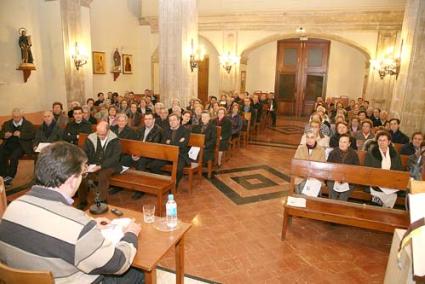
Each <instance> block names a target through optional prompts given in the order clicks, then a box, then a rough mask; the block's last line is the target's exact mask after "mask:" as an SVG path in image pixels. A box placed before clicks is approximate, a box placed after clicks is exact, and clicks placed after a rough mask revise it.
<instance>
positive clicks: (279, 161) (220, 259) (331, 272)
mask: <svg viewBox="0 0 425 284" xmlns="http://www.w3.org/2000/svg"><path fill="white" fill-rule="evenodd" d="M280 125H281V124H280V123H279V124H278V126H280ZM266 131H270V133H271V132H275V133H276V134H274V135H275V136H273V137H274V138H273V139H271V138H270V136H265V137H262V139H264V140H265V141H266V140H268V141H269V142H274V143H281V142H282V141H280V142H279V141H278V140H277V138H278V137H280V136H281V135H282V136H286V134H282V133H280V132H276V131H274V130H266ZM295 135H298V139H299V137H300V135H301V134H299V133H298V134H293V135H290V136H293V137H291V138H290V139H287V141H283V142H282V143H281V144H282V145H283V144H289V142H295V141H296V137H295ZM289 140H291V141H289ZM298 141H299V140H298ZM293 154H294V149H288V148H286V146H285V145H283V146H282V147H280V146H279V145H277V147H266V146H259V145H249V146H248V148H243V149H241V150H238V151H237V153H236V154H235V155H233V157H232V158H231V159H230V160H229V161H228V162H227V163H225V165H224V166H223V168H222V169H220V170H221V171H222V173H219V174H218V176H217V177H216V178H217V179H219V178H220V174H224V173H226V172H228V173H229V172H230V173H231V172H233V173H236V172H238V171H239V170H235V171H236V172H235V171H233V170H232V169H240V168H246V167H251V168H252V167H253V168H258V167H257V166H261V167H259V168H261V170H252V169H250V170H248V171H239V172H240V175H239V176H247V175H248V176H249V175H253V174H259V175H262V176H265V177H267V178H268V179H270V180H272V181H274V182H275V183H278V184H281V186H282V192H281V193H280V194H279V195H277V196H274V197H272V198H269V199H267V198H264V199H266V200H262V199H263V198H261V196H262V195H265V194H270V193H273V192H275V189H273V186H271V184H265V185H264V184H262V182H264V180H263V181H262V178H260V179H258V176H257V177H256V178H257V179H256V178H255V177H254V178H249V177H248V180H246V178H245V181H246V182H248V183H250V184H253V185H254V190H248V189H246V187H245V188H244V186H243V185H241V184H240V183H239V184H238V183H237V182H235V180H234V179H233V180H232V179H231V178H230V177H229V178H228V180H227V181H225V179H224V176H222V177H223V180H224V182H225V184H228V183H229V182H231V181H233V182H234V183H235V184H236V186H237V187H238V188H235V190H234V191H233V192H234V194H237V192H238V191H239V194H240V195H241V196H242V197H244V196H245V197H246V196H247V194H253V195H254V197H255V196H260V198H258V199H259V200H262V201H257V200H255V201H256V202H255V201H254V202H241V203H237V202H235V201H234V200H232V198H231V196H230V197H228V195H226V194H225V193H223V192H222V191H221V190H220V189H218V188H217V187H216V186H215V185H214V184H213V183H211V182H210V181H208V180H207V179H205V178H203V179H202V181H199V180H197V179H195V181H194V182H195V184H194V190H193V193H192V195H189V194H188V192H187V190H186V188H187V182H186V179H183V180H182V182H181V184H180V188H179V192H178V194H177V196H176V201H177V204H178V213H179V218H181V219H182V220H183V221H185V222H192V224H193V227H192V229H191V230H190V231H189V232H188V234H187V238H186V247H185V257H186V259H185V265H186V266H185V271H186V273H188V274H190V275H195V276H199V277H202V278H206V279H209V280H213V281H218V282H221V283H382V281H383V278H384V273H385V267H386V262H387V257H388V254H389V250H390V245H391V237H392V236H391V235H390V234H385V233H378V232H373V231H368V230H363V229H358V228H352V227H346V226H339V225H332V224H329V223H324V222H319V221H312V220H306V219H300V218H295V219H294V220H293V222H292V225H291V226H290V227H289V230H288V233H287V239H286V241H281V240H280V232H281V228H282V216H283V215H282V198H283V197H282V196H283V195H284V194H285V192H284V191H285V180H284V179H283V180H280V178H279V177H278V176H275V175H271V174H270V171H267V170H264V169H265V167H263V166H264V165H266V166H267V167H268V168H271V169H273V171H275V172H278V173H281V174H282V175H283V176H282V177H284V175H285V174H286V173H288V168H289V162H290V159H291V158H292V156H293ZM31 170H32V167H31V164H30V163H29V162H25V164H24V163H21V166H20V176H21V177H27V176H28V175H30V173H31ZM227 170H230V171H227ZM232 176H238V175H237V174H235V175H232ZM18 180H19V179H18ZM245 185H246V184H245ZM255 185H257V186H258V185H260V186H259V188H255ZM267 185H269V186H271V187H270V188H271V189H270V188H269V187H268V186H267ZM270 190H271V191H270ZM235 192H236V193H235ZM17 195H19V194H15V195H13V196H12V198H15V197H16V196H17ZM130 197H131V193H130V192H126V191H122V192H120V193H117V194H115V195H112V196H110V203H111V204H113V205H118V206H122V207H127V208H131V209H135V210H140V208H141V206H142V204H143V203H148V202H154V198H153V197H151V196H148V195H145V196H144V197H143V198H141V199H140V200H136V201H134V200H132V199H131V198H130ZM236 197H237V196H236ZM238 204H240V205H238ZM142 237H143V232H142ZM160 265H161V266H164V267H167V268H171V269H173V268H174V258H173V252H172V251H170V252H169V253H168V254H167V255H166V256H165V257H164V258H163V260H162V261H161V263H160Z"/></svg>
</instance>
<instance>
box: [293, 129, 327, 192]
mask: <svg viewBox="0 0 425 284" xmlns="http://www.w3.org/2000/svg"><path fill="white" fill-rule="evenodd" d="M304 134H305V142H306V143H305V144H302V145H299V146H298V149H297V151H296V152H295V156H294V159H299V160H309V161H318V162H326V157H325V150H324V149H323V148H322V147H321V146H319V144H318V143H317V141H316V133H315V131H314V130H313V129H311V128H308V129H307V130H306V131H305V132H304ZM305 183H306V180H303V179H301V178H295V191H296V193H298V194H301V192H302V190H303V188H304V185H305Z"/></svg>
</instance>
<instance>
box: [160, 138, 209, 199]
mask: <svg viewBox="0 0 425 284" xmlns="http://www.w3.org/2000/svg"><path fill="white" fill-rule="evenodd" d="M188 146H189V147H192V146H194V147H199V148H201V150H200V151H199V154H198V159H197V161H196V162H192V163H191V165H190V166H187V167H184V168H183V174H185V175H188V177H189V194H192V188H193V175H194V174H195V173H197V174H198V177H199V181H201V179H202V164H203V161H204V160H203V159H204V148H205V135H204V134H195V133H191V134H190V138H189V143H188ZM171 169H172V166H171V165H165V166H164V167H163V170H165V171H171Z"/></svg>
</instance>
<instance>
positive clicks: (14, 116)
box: [12, 108, 23, 123]
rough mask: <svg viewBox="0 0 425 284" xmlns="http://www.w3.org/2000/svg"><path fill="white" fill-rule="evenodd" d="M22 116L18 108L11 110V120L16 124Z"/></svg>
mask: <svg viewBox="0 0 425 284" xmlns="http://www.w3.org/2000/svg"><path fill="white" fill-rule="evenodd" d="M22 116H23V114H22V111H21V110H20V109H19V108H14V109H13V110H12V119H13V121H15V122H16V123H18V122H19V121H21V119H22Z"/></svg>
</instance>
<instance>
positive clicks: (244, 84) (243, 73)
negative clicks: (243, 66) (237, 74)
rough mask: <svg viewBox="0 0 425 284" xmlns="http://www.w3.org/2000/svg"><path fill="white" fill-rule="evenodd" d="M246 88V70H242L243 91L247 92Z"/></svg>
mask: <svg viewBox="0 0 425 284" xmlns="http://www.w3.org/2000/svg"><path fill="white" fill-rule="evenodd" d="M245 89H246V71H241V90H240V91H241V92H245Z"/></svg>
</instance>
